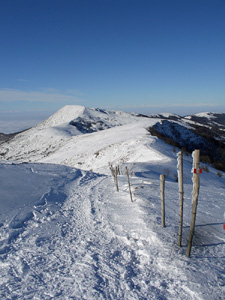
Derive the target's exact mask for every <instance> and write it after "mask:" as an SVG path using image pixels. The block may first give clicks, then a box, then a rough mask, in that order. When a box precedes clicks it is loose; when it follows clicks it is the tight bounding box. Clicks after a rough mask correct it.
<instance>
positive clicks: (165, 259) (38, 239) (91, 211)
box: [0, 106, 225, 300]
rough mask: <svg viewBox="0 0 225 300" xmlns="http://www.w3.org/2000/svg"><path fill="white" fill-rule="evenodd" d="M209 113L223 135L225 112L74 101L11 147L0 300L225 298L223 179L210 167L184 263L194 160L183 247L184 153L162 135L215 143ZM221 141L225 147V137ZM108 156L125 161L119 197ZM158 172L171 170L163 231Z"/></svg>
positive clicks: (3, 204) (188, 172)
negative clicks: (186, 113) (147, 112)
mask: <svg viewBox="0 0 225 300" xmlns="http://www.w3.org/2000/svg"><path fill="white" fill-rule="evenodd" d="M206 116H209V122H214V121H215V120H216V123H217V125H216V126H217V129H218V130H219V131H217V132H219V133H220V131H221V132H223V130H222V129H223V127H222V125H223V124H222V122H223V121H222V120H223V118H222V114H221V115H220V116H217V118H216V119H215V118H213V116H212V114H203V115H200V116H199V115H198V116H197V118H198V121H197V120H194V119H193V117H192V116H190V117H184V118H181V117H180V116H177V115H171V114H161V115H152V116H144V115H136V114H128V113H125V112H117V111H106V110H100V109H90V108H84V107H82V106H66V107H64V108H62V109H61V110H60V111H58V112H57V113H56V114H54V115H53V116H51V117H50V118H49V119H47V120H46V121H44V122H42V123H40V124H38V125H37V126H36V127H34V128H31V129H29V130H27V131H25V132H22V133H19V134H17V135H15V136H14V137H13V138H12V139H11V140H8V141H5V142H3V143H2V144H1V145H0V154H1V161H0V190H1V196H0V299H3V300H6V299H44V300H45V299H46V300H50V299H82V300H92V299H102V300H103V299H113V300H121V299H124V300H130V299H142V300H144V299H182V300H183V299H188V300H189V299H193V300H195V299H202V300H203V299H204V300H217V299H224V294H225V271H224V265H225V258H224V253H225V236H224V229H223V224H224V223H225V220H224V213H225V202H224V192H225V185H224V178H225V174H224V173H223V172H218V170H216V169H214V168H213V167H211V166H210V165H202V166H203V167H204V170H205V171H203V174H201V177H200V182H201V186H200V194H199V200H198V211H197V218H196V227H195V235H194V239H193V247H192V252H191V258H187V257H186V256H185V253H186V248H187V247H186V246H187V239H188V234H189V226H190V220H191V208H192V157H191V155H188V154H187V153H186V155H184V227H183V239H182V247H181V248H179V247H178V246H177V236H178V225H179V209H180V207H179V206H180V204H179V190H178V184H177V152H178V151H179V148H177V147H176V146H174V145H172V146H171V145H168V144H167V143H165V141H164V140H166V138H168V139H169V138H170V139H171V140H174V141H175V142H177V143H178V142H179V143H184V144H185V143H186V142H187V141H189V142H190V140H192V142H193V143H197V142H198V145H200V144H201V142H202V139H205V141H206V142H207V143H210V142H212V141H210V139H209V138H207V137H204V136H203V135H202V133H201V134H198V130H199V131H200V129H196V128H197V127H194V126H199V127H200V126H201V128H203V129H204V128H212V126H213V125H211V124H209V123H208V125H206V124H205V125H204V122H205V118H206ZM199 118H200V119H201V118H203V119H204V122H203V121H200V119H199ZM203 119H201V120H203ZM213 120H214V121H213ZM220 123H221V126H220ZM212 124H213V123H212ZM193 125H194V126H193ZM210 126H211V127H210ZM207 130H208V129H207ZM152 131H154V132H155V133H157V135H158V136H159V137H160V139H159V138H158V137H157V136H156V135H154V136H153V135H152V134H150V133H151V132H152ZM207 132H208V131H207ZM162 138H163V139H164V140H162ZM217 140H219V142H220V143H223V139H222V133H220V135H219V136H217ZM167 142H170V140H169V141H167ZM213 143H214V142H213ZM177 146H181V147H182V145H181V144H179V145H177ZM205 147H206V148H207V147H208V146H207V145H206V146H205ZM109 163H110V164H112V165H113V166H116V165H119V166H120V175H119V176H118V183H119V192H117V191H116V188H115V185H114V181H113V178H112V176H111V173H110V170H109ZM206 166H207V168H206ZM125 167H127V168H128V170H129V173H130V180H131V190H132V194H133V200H134V202H131V201H130V194H129V189H128V183H127V176H126V174H125V172H124V168H125ZM160 174H165V175H166V188H165V198H166V204H165V207H166V228H162V227H161V203H160V182H159V176H160Z"/></svg>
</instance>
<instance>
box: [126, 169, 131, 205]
mask: <svg viewBox="0 0 225 300" xmlns="http://www.w3.org/2000/svg"><path fill="white" fill-rule="evenodd" d="M125 169H126V174H127V182H128V187H129V192H130V200H131V202H133V197H132V192H131V186H130V178H129V173H128V169H127V166H126V167H125Z"/></svg>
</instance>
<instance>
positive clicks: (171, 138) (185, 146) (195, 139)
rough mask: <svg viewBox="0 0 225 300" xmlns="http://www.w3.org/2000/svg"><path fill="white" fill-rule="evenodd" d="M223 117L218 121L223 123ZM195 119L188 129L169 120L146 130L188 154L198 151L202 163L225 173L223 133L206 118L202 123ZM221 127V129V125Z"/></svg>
mask: <svg viewBox="0 0 225 300" xmlns="http://www.w3.org/2000/svg"><path fill="white" fill-rule="evenodd" d="M223 115H224V116H223V117H222V116H220V118H219V119H220V121H221V122H223V123H224V121H225V114H223ZM197 119H198V123H197ZM197 119H196V121H195V122H196V123H195V124H191V127H190V128H187V127H185V126H182V125H181V124H179V123H176V122H172V121H170V120H162V121H161V122H158V123H156V124H155V125H154V126H153V127H150V128H148V131H149V132H150V133H151V134H152V135H154V136H157V137H158V138H160V139H163V140H164V141H165V142H166V143H168V144H170V145H173V146H174V147H178V148H180V149H182V150H183V151H186V152H188V153H191V152H192V151H194V150H195V149H199V150H200V151H201V161H202V162H203V163H209V164H212V165H213V166H214V167H215V168H216V169H218V170H221V171H224V172H225V143H224V141H225V131H223V130H222V129H221V126H219V124H218V123H214V122H209V119H207V118H203V120H202V122H200V119H201V117H197ZM183 120H184V119H183ZM217 120H218V119H217ZM209 123H210V125H211V126H210V127H209V126H208V124H209ZM206 124H207V126H206ZM224 124H225V123H224ZM189 125H190V124H189ZM202 125H204V126H202ZM221 125H222V127H223V124H221Z"/></svg>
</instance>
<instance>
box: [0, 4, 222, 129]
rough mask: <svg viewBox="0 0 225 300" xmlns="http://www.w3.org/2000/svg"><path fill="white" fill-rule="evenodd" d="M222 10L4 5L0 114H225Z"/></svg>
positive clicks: (0, 37) (0, 30) (1, 12)
mask: <svg viewBox="0 0 225 300" xmlns="http://www.w3.org/2000/svg"><path fill="white" fill-rule="evenodd" d="M224 12H225V1H224V0H193V1H192V0H148V1H145V0H104V1H103V0H101V1H100V0H96V1H94V0H92V1H91V0H73V1H72V0H0V40H1V47H0V116H1V115H2V114H3V113H5V112H6V111H11V112H17V113H19V112H21V113H24V115H25V112H27V113H28V112H31V111H33V112H35V113H36V114H37V115H38V112H44V111H45V112H46V111H49V113H50V112H54V111H56V110H58V109H59V108H61V107H62V106H64V105H66V104H79V105H84V106H88V107H104V108H111V109H121V110H128V111H129V110H132V111H138V112H140V111H141V112H148V113H151V112H156V111H158V112H162V111H171V112H177V113H181V114H188V113H189V112H192V111H193V112H197V111H205V110H211V111H221V110H223V112H225V84H224V83H225V18H224ZM40 114H41V113H40ZM9 118H10V116H9ZM0 132H1V128H0Z"/></svg>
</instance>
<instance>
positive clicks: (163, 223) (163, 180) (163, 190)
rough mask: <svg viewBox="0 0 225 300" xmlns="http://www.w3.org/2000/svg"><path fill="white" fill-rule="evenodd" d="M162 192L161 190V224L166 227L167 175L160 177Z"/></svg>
mask: <svg viewBox="0 0 225 300" xmlns="http://www.w3.org/2000/svg"><path fill="white" fill-rule="evenodd" d="M160 190H161V223H162V227H165V175H162V174H161V175H160Z"/></svg>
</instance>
